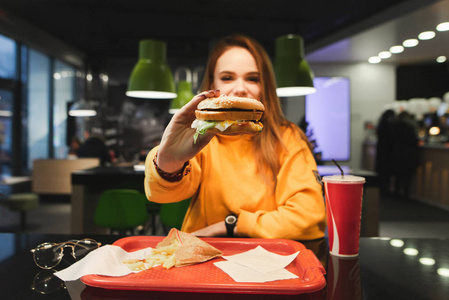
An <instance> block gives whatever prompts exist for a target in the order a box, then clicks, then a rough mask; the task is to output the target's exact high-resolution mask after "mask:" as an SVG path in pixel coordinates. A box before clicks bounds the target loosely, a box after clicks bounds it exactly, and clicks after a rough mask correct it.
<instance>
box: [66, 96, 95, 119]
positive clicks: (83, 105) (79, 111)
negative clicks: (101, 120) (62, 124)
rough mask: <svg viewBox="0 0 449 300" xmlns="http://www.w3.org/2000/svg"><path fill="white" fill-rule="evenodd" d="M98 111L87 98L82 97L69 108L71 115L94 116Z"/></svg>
mask: <svg viewBox="0 0 449 300" xmlns="http://www.w3.org/2000/svg"><path fill="white" fill-rule="evenodd" d="M96 115H97V111H96V110H95V108H94V107H93V105H91V104H90V103H88V102H87V101H86V100H84V99H81V100H79V101H77V102H75V103H74V104H73V105H72V106H70V109H69V116H71V117H94V116H96Z"/></svg>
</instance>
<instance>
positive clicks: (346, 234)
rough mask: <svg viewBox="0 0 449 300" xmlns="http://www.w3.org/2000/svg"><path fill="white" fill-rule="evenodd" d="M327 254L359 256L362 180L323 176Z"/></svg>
mask: <svg viewBox="0 0 449 300" xmlns="http://www.w3.org/2000/svg"><path fill="white" fill-rule="evenodd" d="M323 182H324V191H325V195H326V197H325V198H326V210H327V231H328V236H329V251H330V253H331V254H333V255H338V256H356V255H358V254H359V239H360V219H361V216H362V195H363V184H364V183H365V178H363V177H359V176H352V175H344V176H342V175H333V176H324V177H323Z"/></svg>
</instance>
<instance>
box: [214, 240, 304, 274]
mask: <svg viewBox="0 0 449 300" xmlns="http://www.w3.org/2000/svg"><path fill="white" fill-rule="evenodd" d="M298 253H299V251H298V252H296V253H293V254H291V255H280V254H276V253H272V252H269V251H267V250H266V249H264V248H263V247H261V246H257V247H256V248H254V249H252V250H249V251H246V252H243V253H239V254H236V255H232V256H223V258H224V259H226V261H221V262H217V263H215V264H214V265H215V266H217V267H218V268H220V269H221V270H223V271H224V272H225V273H227V274H228V275H229V276H231V277H232V279H234V280H235V281H236V282H268V281H275V280H283V279H292V278H298V276H297V275H295V274H293V273H291V272H290V271H288V270H286V269H285V267H286V266H288V265H289V264H290V263H291V262H292V261H293V260H294V259H295V258H296V257H297V256H298Z"/></svg>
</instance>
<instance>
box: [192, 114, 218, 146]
mask: <svg viewBox="0 0 449 300" xmlns="http://www.w3.org/2000/svg"><path fill="white" fill-rule="evenodd" d="M215 125H217V122H211V121H203V120H195V121H193V123H192V128H196V132H195V135H194V136H193V143H194V144H196V140H197V139H198V136H199V135H200V134H201V135H203V134H205V133H206V131H207V130H208V129H209V128H214V127H215Z"/></svg>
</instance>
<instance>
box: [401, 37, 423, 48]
mask: <svg viewBox="0 0 449 300" xmlns="http://www.w3.org/2000/svg"><path fill="white" fill-rule="evenodd" d="M418 44H419V41H418V40H417V39H408V40H405V41H404V42H403V43H402V45H403V46H404V47H415V46H417V45H418Z"/></svg>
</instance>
